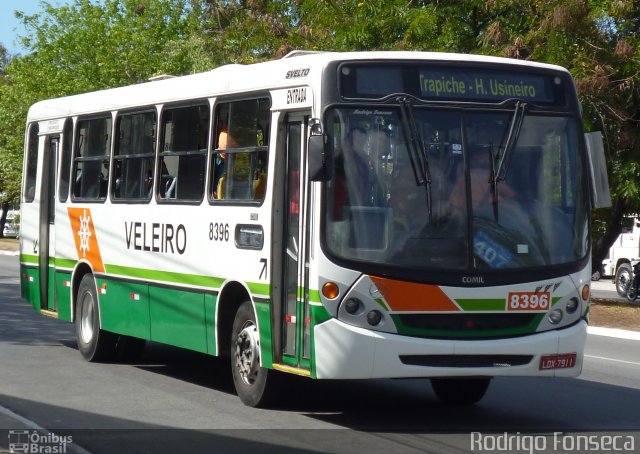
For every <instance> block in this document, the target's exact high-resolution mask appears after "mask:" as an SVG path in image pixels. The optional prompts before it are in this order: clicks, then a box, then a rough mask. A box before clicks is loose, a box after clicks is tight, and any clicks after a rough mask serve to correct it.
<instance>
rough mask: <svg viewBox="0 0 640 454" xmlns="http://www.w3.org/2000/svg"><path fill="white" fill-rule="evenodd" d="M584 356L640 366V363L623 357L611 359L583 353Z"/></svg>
mask: <svg viewBox="0 0 640 454" xmlns="http://www.w3.org/2000/svg"><path fill="white" fill-rule="evenodd" d="M584 356H585V358H593V359H602V360H604V361H613V362H614V363H623V364H631V365H632V366H640V363H636V362H633V361H625V360H623V359H613V358H606V357H604V356H594V355H584Z"/></svg>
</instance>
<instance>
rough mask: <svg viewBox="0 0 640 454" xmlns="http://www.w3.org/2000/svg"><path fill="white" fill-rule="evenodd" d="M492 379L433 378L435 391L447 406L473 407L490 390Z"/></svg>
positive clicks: (432, 385)
mask: <svg viewBox="0 0 640 454" xmlns="http://www.w3.org/2000/svg"><path fill="white" fill-rule="evenodd" d="M490 383H491V378H432V379H431V387H432V388H433V391H434V392H435V393H436V396H438V399H440V400H441V401H442V402H443V403H445V404H452V405H473V404H475V403H477V402H479V401H480V399H482V398H483V397H484V395H485V393H486V392H487V389H489V384H490Z"/></svg>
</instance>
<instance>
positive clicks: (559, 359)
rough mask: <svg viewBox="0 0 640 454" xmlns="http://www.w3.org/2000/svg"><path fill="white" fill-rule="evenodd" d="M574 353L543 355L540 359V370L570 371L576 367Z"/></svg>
mask: <svg viewBox="0 0 640 454" xmlns="http://www.w3.org/2000/svg"><path fill="white" fill-rule="evenodd" d="M576 357H577V355H576V354H575V353H567V354H564V355H544V356H542V357H541V358H540V370H546V369H570V368H572V367H573V366H575V365H576Z"/></svg>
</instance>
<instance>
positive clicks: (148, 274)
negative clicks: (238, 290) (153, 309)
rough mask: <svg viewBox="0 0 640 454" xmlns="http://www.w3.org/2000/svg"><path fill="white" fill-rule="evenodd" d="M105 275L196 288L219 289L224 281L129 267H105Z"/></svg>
mask: <svg viewBox="0 0 640 454" xmlns="http://www.w3.org/2000/svg"><path fill="white" fill-rule="evenodd" d="M105 270H106V272H107V274H114V275H119V276H126V277H131V278H138V279H148V280H152V281H158V282H171V283H174V284H185V285H191V286H198V287H213V288H220V286H221V285H222V283H223V282H224V279H222V278H219V277H213V276H201V275H198V274H186V273H175V272H173V271H157V270H149V269H144V268H133V267H130V266H120V265H105Z"/></svg>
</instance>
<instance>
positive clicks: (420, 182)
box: [397, 97, 432, 224]
mask: <svg viewBox="0 0 640 454" xmlns="http://www.w3.org/2000/svg"><path fill="white" fill-rule="evenodd" d="M397 100H398V103H399V104H400V112H401V114H402V129H403V130H404V134H405V137H407V153H408V154H409V161H410V162H411V168H412V169H413V176H414V178H415V179H416V185H417V186H424V187H425V190H426V195H427V212H428V214H429V223H430V224H431V217H432V216H431V214H432V213H431V211H432V210H431V172H430V171H429V158H428V156H427V150H426V148H425V146H424V142H423V141H422V137H420V134H419V133H418V126H417V125H416V119H415V117H414V116H413V108H412V106H411V102H410V101H409V99H407V98H406V97H399V98H397Z"/></svg>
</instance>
